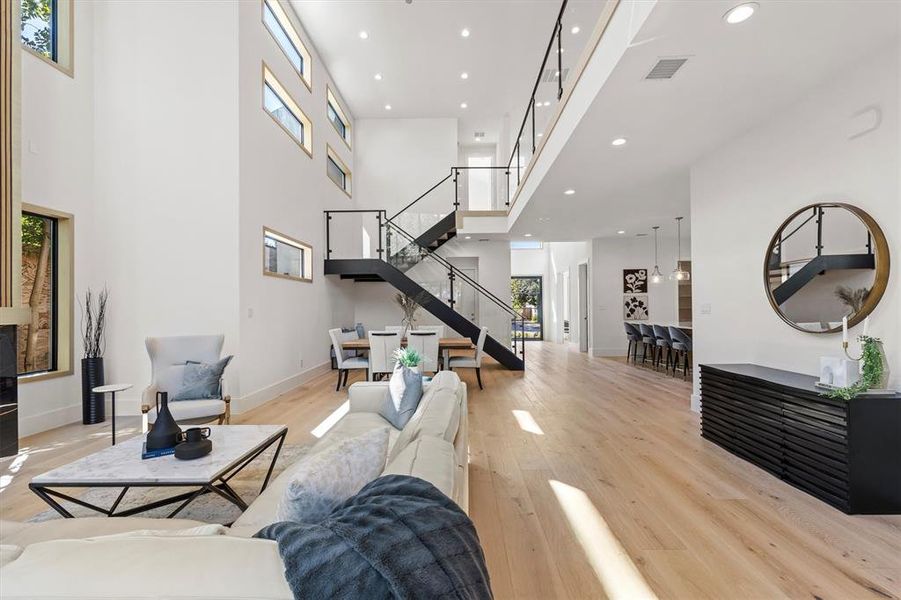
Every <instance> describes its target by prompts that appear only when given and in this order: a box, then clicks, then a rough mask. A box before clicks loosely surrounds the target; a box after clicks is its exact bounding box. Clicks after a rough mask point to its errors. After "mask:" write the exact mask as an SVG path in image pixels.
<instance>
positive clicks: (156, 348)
mask: <svg viewBox="0 0 901 600" xmlns="http://www.w3.org/2000/svg"><path fill="white" fill-rule="evenodd" d="M224 343H225V336H224V335H183V336H172V337H148V338H147V339H145V340H144V345H145V346H146V347H147V354H148V355H149V356H150V369H151V370H150V385H149V386H147V388H146V389H145V390H144V393H143V394H142V396H141V413H143V414H144V415H145V417H146V419H147V424H148V425H149V426H152V425H153V424H154V423H155V422H156V416H157V415H156V393H157V392H167V393H168V394H169V411H170V412H171V413H172V417H173V418H174V419H175V420H176V421H178V422H179V423H187V424H197V423H206V422H209V421H212V420H213V419H217V420H218V422H219V424H220V425H222V424H223V423H225V424H228V423H229V421H230V420H231V397H230V396H228V395H227V394H226V393H225V389H224V388H225V385H224V381H222V380H220V381H219V394H218V396H219V397H218V398H196V399H181V400H175V399H173V395H174V394H175V393H176V392H178V391H179V390H181V389H182V387H183V385H184V383H183V382H184V374H185V365H186V364H187V363H188V362H197V363H206V364H212V363H215V362H217V361H218V360H219V355H220V354H221V352H222V346H223V344H224Z"/></svg>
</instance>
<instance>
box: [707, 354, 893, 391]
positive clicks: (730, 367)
mask: <svg viewBox="0 0 901 600" xmlns="http://www.w3.org/2000/svg"><path fill="white" fill-rule="evenodd" d="M701 367H702V368H703V367H709V368H711V369H717V370H719V371H725V372H726V373H733V374H735V375H743V376H745V377H754V378H756V379H762V380H763V381H768V382H770V383H774V384H776V385H783V386H786V387H791V388H795V389H798V390H801V391H805V392H810V393H813V394H822V393H823V389H822V388H819V387H817V386H816V385H814V384H815V383H816V382H817V381H819V378H818V377H815V376H813V375H804V374H803V373H795V372H794V371H783V370H782V369H774V368H772V367H764V366H762V365H754V364H750V363H733V364H708V365H701ZM869 397H873V398H894V399H901V394H895V395H894V396H888V395H885V396H869Z"/></svg>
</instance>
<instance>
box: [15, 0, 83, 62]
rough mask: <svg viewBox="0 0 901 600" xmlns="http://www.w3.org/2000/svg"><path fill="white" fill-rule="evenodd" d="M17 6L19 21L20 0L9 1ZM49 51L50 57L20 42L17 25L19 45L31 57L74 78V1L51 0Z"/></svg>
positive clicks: (20, 35)
mask: <svg viewBox="0 0 901 600" xmlns="http://www.w3.org/2000/svg"><path fill="white" fill-rule="evenodd" d="M11 1H12V2H17V3H18V4H19V6H18V11H17V12H16V13H15V14H16V15H19V17H18V18H19V19H20V21H21V16H20V15H21V10H22V7H21V0H11ZM52 3H53V9H52V13H51V19H52V25H51V46H52V47H51V51H50V54H51V55H50V56H45V55H44V54H41V53H40V52H38V51H37V50H35V49H34V48H32V47H31V46H29V45H28V44H26V43H25V41H24V40H22V25H21V22H20V23H19V45H20V46H21V48H22V49H23V50H24V51H25V52H26V53H27V54H30V55H31V56H34V57H35V58H38V59H40V60H42V61H44V62H45V63H47V64H48V65H50V66H51V67H53V68H55V69H57V70H58V71H60V72H61V73H63V74H65V75H68V76H69V77H72V78H73V79H74V78H75V2H74V0H52Z"/></svg>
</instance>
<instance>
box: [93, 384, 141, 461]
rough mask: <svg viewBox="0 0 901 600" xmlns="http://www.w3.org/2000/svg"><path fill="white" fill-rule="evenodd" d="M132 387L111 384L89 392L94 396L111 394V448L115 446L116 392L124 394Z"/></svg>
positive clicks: (130, 385) (129, 385)
mask: <svg viewBox="0 0 901 600" xmlns="http://www.w3.org/2000/svg"><path fill="white" fill-rule="evenodd" d="M131 387H132V384H130V383H111V384H109V385H101V386H100V387H95V388H94V389H92V390H91V391H92V392H94V393H95V394H107V393H108V394H111V395H112V403H113V404H112V406H113V446H115V445H116V392H124V391H125V390H127V389H129V388H131Z"/></svg>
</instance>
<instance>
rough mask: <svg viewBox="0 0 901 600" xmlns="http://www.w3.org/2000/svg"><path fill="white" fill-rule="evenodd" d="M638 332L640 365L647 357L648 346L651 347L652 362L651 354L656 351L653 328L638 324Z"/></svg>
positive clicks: (655, 338)
mask: <svg viewBox="0 0 901 600" xmlns="http://www.w3.org/2000/svg"><path fill="white" fill-rule="evenodd" d="M638 331H639V333H640V334H641V364H644V361H645V359H646V358H647V356H648V346H650V347H651V355H652V356H651V361H652V362H653V360H654V357H653V354H654V352H655V351H656V349H657V337H656V336H655V335H654V328H653V327H651V326H650V325H645V324H644V323H639V324H638Z"/></svg>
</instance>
